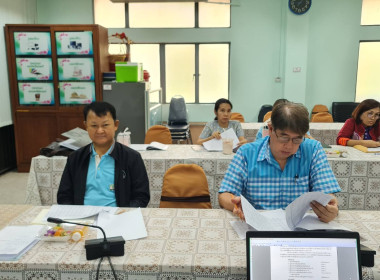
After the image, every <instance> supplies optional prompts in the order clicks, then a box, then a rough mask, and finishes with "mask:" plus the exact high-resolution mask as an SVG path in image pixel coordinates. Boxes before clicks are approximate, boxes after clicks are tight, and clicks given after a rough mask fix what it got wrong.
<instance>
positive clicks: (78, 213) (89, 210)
mask: <svg viewBox="0 0 380 280" xmlns="http://www.w3.org/2000/svg"><path fill="white" fill-rule="evenodd" d="M117 210H118V208H117V207H107V206H89V205H57V204H55V205H52V206H51V208H50V210H49V212H48V213H47V215H46V217H45V219H47V218H48V217H53V218H59V219H65V220H67V219H72V220H73V219H83V218H88V217H91V216H94V215H97V214H99V213H100V212H101V211H106V212H109V213H111V214H114V213H116V211H117Z"/></svg>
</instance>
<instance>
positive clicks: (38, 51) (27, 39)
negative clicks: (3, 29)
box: [13, 32, 51, 55]
mask: <svg viewBox="0 0 380 280" xmlns="http://www.w3.org/2000/svg"><path fill="white" fill-rule="evenodd" d="M13 35H14V40H15V53H16V55H51V42H50V33H49V32H14V33H13Z"/></svg>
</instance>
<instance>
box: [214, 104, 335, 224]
mask: <svg viewBox="0 0 380 280" xmlns="http://www.w3.org/2000/svg"><path fill="white" fill-rule="evenodd" d="M271 121H272V123H271V124H270V125H269V136H266V137H264V138H262V139H260V140H258V141H256V142H252V143H248V144H246V145H243V146H242V147H240V148H239V150H238V151H237V153H236V155H235V157H234V158H233V160H232V162H231V164H230V165H229V167H228V170H227V173H226V175H225V176H224V179H223V181H222V184H221V187H220V190H219V204H220V206H221V207H223V208H225V209H228V210H231V211H233V213H234V214H235V215H239V216H242V215H243V212H242V208H241V201H240V195H243V196H244V197H245V198H247V199H248V201H249V202H250V203H251V204H252V205H253V206H254V207H255V208H256V209H279V208H283V209H284V208H285V207H286V206H287V205H288V204H289V203H291V202H292V201H293V200H295V199H296V198H297V197H299V196H300V195H302V194H304V193H306V192H311V191H318V192H324V193H328V194H331V200H330V202H329V204H328V205H326V206H323V205H321V204H319V203H318V202H312V203H311V205H310V206H311V208H312V209H313V210H314V212H315V213H316V214H317V216H318V217H319V219H320V220H321V221H323V222H329V221H332V220H333V219H334V218H335V217H336V216H337V215H338V201H337V199H336V197H335V196H334V194H333V193H336V192H339V191H340V187H339V185H338V182H337V181H336V178H335V176H334V174H333V172H332V170H331V167H330V165H329V163H328V161H327V158H326V154H325V152H324V150H323V148H322V146H321V144H320V143H319V142H318V141H316V140H311V139H305V137H304V135H305V134H306V132H307V131H308V130H309V113H308V111H307V109H306V108H305V107H304V106H303V105H301V104H295V103H291V102H289V103H284V104H280V105H278V106H276V107H275V108H273V111H272V118H271ZM235 196H236V197H235ZM235 205H236V207H235Z"/></svg>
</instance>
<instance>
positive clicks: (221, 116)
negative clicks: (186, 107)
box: [197, 98, 247, 146]
mask: <svg viewBox="0 0 380 280" xmlns="http://www.w3.org/2000/svg"><path fill="white" fill-rule="evenodd" d="M231 110H232V103H231V102H230V101H229V100H228V99H225V98H220V99H218V100H217V101H216V102H215V107H214V114H215V119H214V120H213V121H211V122H208V123H207V124H206V126H205V128H204V129H203V131H202V133H201V135H200V136H199V139H198V141H197V143H198V144H199V145H202V144H203V142H206V141H209V140H211V139H213V138H216V139H221V137H220V134H221V133H222V132H224V131H226V130H227V129H229V128H232V129H233V130H234V131H235V133H236V136H237V137H238V139H239V141H240V142H239V146H241V145H243V144H245V143H247V140H246V139H245V138H244V133H243V129H242V127H241V124H240V122H239V121H231V120H230V118H231Z"/></svg>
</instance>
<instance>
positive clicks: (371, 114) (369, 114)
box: [367, 112, 380, 120]
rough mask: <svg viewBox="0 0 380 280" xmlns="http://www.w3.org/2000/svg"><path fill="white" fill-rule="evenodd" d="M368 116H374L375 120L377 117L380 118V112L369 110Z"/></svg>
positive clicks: (370, 117)
mask: <svg viewBox="0 0 380 280" xmlns="http://www.w3.org/2000/svg"><path fill="white" fill-rule="evenodd" d="M367 117H368V118H369V119H372V118H373V117H374V118H375V120H377V119H379V118H380V114H379V113H377V114H375V113H374V112H368V113H367Z"/></svg>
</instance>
